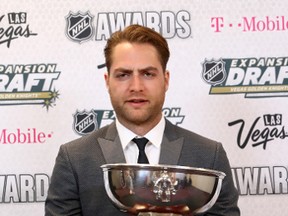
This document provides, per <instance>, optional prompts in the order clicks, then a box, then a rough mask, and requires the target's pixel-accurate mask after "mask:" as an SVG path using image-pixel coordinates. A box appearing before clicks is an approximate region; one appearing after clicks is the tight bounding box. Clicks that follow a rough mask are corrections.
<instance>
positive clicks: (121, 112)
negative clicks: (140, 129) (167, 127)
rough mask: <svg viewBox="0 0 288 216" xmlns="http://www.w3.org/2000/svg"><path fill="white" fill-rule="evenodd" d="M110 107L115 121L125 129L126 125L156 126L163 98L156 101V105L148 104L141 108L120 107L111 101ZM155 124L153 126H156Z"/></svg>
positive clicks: (160, 114) (160, 113)
mask: <svg viewBox="0 0 288 216" xmlns="http://www.w3.org/2000/svg"><path fill="white" fill-rule="evenodd" d="M111 102H112V106H113V108H114V111H115V113H116V116H117V119H118V120H119V121H120V122H121V123H122V124H123V125H125V126H126V127H127V126H128V125H130V126H131V125H135V126H141V125H143V126H144V125H150V124H153V122H156V124H157V123H158V122H159V120H160V118H161V116H162V106H163V103H164V97H163V98H162V99H160V100H158V101H157V103H154V104H152V105H151V104H149V105H148V107H142V108H139V109H134V108H132V107H131V106H129V105H125V104H124V105H120V104H119V103H117V101H115V100H112V98H111ZM156 124H155V125H156Z"/></svg>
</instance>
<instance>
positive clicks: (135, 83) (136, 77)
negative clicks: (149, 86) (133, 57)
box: [130, 74, 143, 91]
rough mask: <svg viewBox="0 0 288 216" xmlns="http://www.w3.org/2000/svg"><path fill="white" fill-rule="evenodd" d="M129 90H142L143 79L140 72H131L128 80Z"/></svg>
mask: <svg viewBox="0 0 288 216" xmlns="http://www.w3.org/2000/svg"><path fill="white" fill-rule="evenodd" d="M130 90H131V91H142V90H143V80H142V79H141V75H140V74H133V75H132V78H131V82H130Z"/></svg>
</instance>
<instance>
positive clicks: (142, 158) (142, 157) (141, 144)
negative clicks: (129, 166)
mask: <svg viewBox="0 0 288 216" xmlns="http://www.w3.org/2000/svg"><path fill="white" fill-rule="evenodd" d="M132 141H133V142H135V143H136V145H137V146H138V149H139V156H138V161H137V162H138V163H142V164H149V161H148V158H147V155H146V153H145V146H146V144H147V143H148V141H149V140H148V139H146V138H145V137H143V138H134V139H133V140H132Z"/></svg>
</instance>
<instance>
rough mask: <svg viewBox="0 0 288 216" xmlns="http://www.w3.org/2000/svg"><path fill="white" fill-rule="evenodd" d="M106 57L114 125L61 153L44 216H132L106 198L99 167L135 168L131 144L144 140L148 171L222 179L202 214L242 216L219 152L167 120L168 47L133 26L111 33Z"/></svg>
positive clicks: (135, 151)
mask: <svg viewBox="0 0 288 216" xmlns="http://www.w3.org/2000/svg"><path fill="white" fill-rule="evenodd" d="M104 52H105V58H106V66H107V69H108V72H107V74H105V81H106V86H107V89H108V91H109V94H110V98H111V103H112V106H113V108H114V110H115V113H116V121H115V122H113V123H112V124H110V125H108V126H105V127H103V128H101V129H99V130H98V131H95V132H93V133H91V134H90V135H88V136H84V137H82V138H80V139H78V140H75V141H72V142H70V143H68V144H65V145H62V146H61V147H60V150H59V154H58V156H57V159H56V164H55V167H54V171H53V174H52V178H51V185H50V187H49V192H48V197H47V200H46V205H45V212H46V213H45V215H46V216H50V215H53V216H60V215H61V216H64V215H65V216H68V215H83V216H95V215H101V216H103V215H104V216H109V215H111V216H112V215H113V216H114V215H127V213H122V212H120V211H119V210H118V209H116V208H115V207H114V206H113V205H112V204H111V202H110V200H109V198H108V196H107V195H106V192H105V189H104V183H103V175H102V170H101V168H100V166H101V165H103V164H106V163H125V162H126V163H136V162H137V158H138V148H137V146H136V144H135V143H134V142H133V141H131V140H132V139H133V138H134V137H144V136H145V137H146V138H147V139H149V143H148V144H147V146H146V148H145V152H146V155H147V157H148V161H149V163H150V164H171V165H183V166H192V167H201V168H208V169H215V170H219V171H223V172H225V173H226V177H225V179H224V181H223V185H222V190H221V193H220V195H219V198H218V200H217V201H216V203H215V205H214V206H213V207H212V208H211V209H210V210H209V211H207V212H206V213H204V214H203V215H205V216H208V215H211V216H212V215H218V216H239V215H240V212H239V209H238V207H237V200H238V193H237V191H236V189H235V187H234V184H233V180H232V176H231V170H230V165H229V161H228V159H227V156H226V153H225V151H224V149H223V147H222V145H221V144H220V143H217V142H214V141H212V140H208V139H207V138H204V137H201V136H199V135H197V134H195V133H193V132H190V131H188V130H185V129H182V128H180V127H178V126H175V125H173V124H171V123H170V122H169V121H168V120H166V119H165V118H164V117H163V115H162V106H163V103H164V99H165V93H166V91H167V89H168V86H169V72H168V71H167V70H166V64H167V62H168V59H169V55H170V54H169V49H168V45H167V42H166V40H165V39H164V38H163V37H162V36H161V35H160V34H158V33H156V32H155V31H153V30H151V29H149V28H146V27H142V26H139V25H132V26H129V27H127V28H126V29H124V30H123V31H119V32H116V33H114V34H113V35H112V37H111V38H110V39H109V40H108V41H107V45H106V47H105V50H104Z"/></svg>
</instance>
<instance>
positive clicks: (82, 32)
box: [66, 11, 93, 43]
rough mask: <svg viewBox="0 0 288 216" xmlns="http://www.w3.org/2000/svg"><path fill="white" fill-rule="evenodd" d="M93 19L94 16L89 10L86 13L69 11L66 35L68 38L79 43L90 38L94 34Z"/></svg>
mask: <svg viewBox="0 0 288 216" xmlns="http://www.w3.org/2000/svg"><path fill="white" fill-rule="evenodd" d="M92 19H93V16H91V15H90V13H89V11H88V12H86V13H85V14H83V13H81V12H78V13H77V14H73V13H72V12H69V15H68V16H67V17H66V21H67V25H66V35H67V36H68V38H69V39H71V40H72V41H76V42H79V43H81V42H84V41H87V40H89V39H90V38H91V37H92V35H93V27H92Z"/></svg>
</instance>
